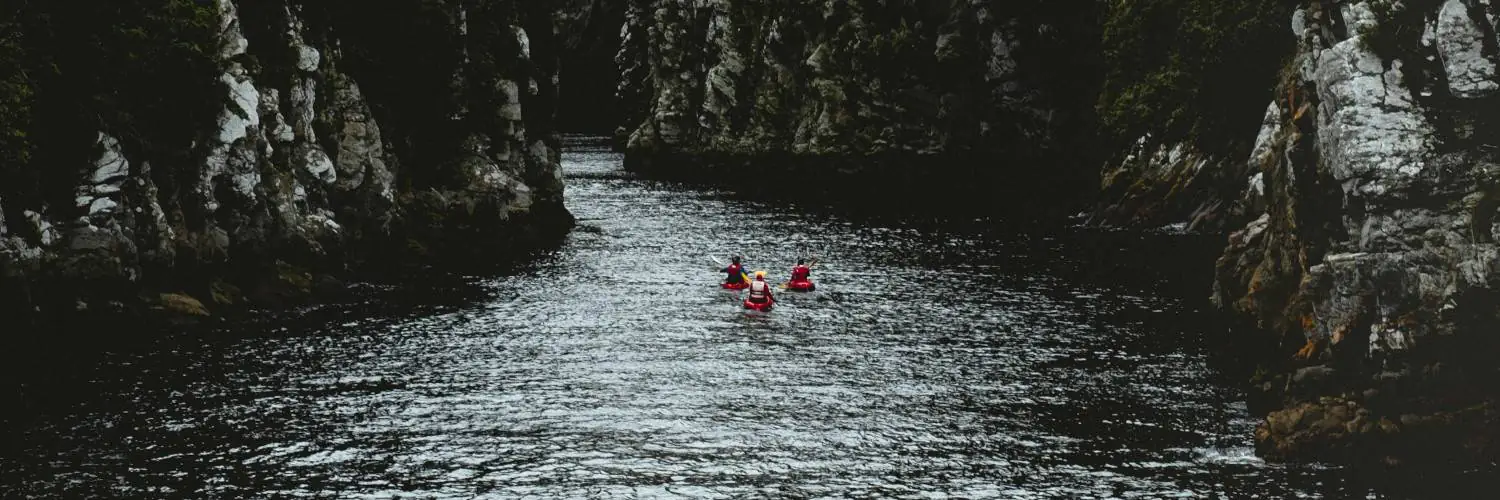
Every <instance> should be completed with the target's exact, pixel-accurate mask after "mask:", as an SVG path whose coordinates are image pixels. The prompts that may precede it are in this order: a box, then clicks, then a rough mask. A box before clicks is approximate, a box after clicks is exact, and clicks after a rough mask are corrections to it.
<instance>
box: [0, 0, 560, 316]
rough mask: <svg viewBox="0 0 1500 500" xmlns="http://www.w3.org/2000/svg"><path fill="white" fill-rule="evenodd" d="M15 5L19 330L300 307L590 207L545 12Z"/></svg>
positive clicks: (7, 137) (139, 2) (13, 311)
mask: <svg viewBox="0 0 1500 500" xmlns="http://www.w3.org/2000/svg"><path fill="white" fill-rule="evenodd" d="M10 4H15V5H10ZM9 7H14V8H13V9H11V8H9ZM5 15H6V16H7V17H5V18H4V19H0V22H3V23H4V24H5V25H6V26H7V27H8V28H12V29H9V30H7V33H10V35H8V36H7V38H6V39H5V40H4V41H3V43H0V64H3V65H4V66H6V67H5V68H4V69H5V70H6V71H5V76H6V78H5V81H4V82H0V94H3V96H0V97H3V100H0V121H3V123H0V125H3V126H0V132H3V134H0V141H3V142H4V144H3V146H4V148H3V149H4V150H5V153H6V157H5V158H3V159H0V160H3V161H0V168H3V170H0V179H3V182H0V295H3V297H0V299H3V300H0V303H3V304H4V307H5V311H6V316H7V322H8V324H14V323H11V322H12V321H24V318H28V317H29V318H32V319H36V318H41V317H47V316H51V317H57V318H62V317H69V316H73V315H77V314H79V313H80V312H101V311H107V312H128V311H132V310H142V309H149V308H155V309H167V310H171V311H177V312H179V313H183V314H189V315H202V314H205V313H206V312H208V310H212V309H215V308H218V307H220V306H223V307H231V306H238V305H240V304H243V303H246V302H249V303H257V304H280V303H285V302H288V301H295V300H298V298H299V297H303V296H305V295H307V294H308V292H310V291H312V289H314V288H317V287H319V286H326V287H330V288H337V287H338V286H339V285H338V284H337V279H336V277H338V276H342V275H344V273H345V272H347V271H349V270H350V269H351V268H353V267H357V266H360V265H361V264H363V263H367V262H390V261H392V260H395V259H400V260H418V261H427V262H432V261H437V260H439V259H443V260H448V261H451V260H452V259H451V258H452V257H460V258H469V259H473V260H491V259H501V258H503V256H504V255H505V254H506V252H508V251H512V250H515V251H519V249H522V248H525V247H527V246H529V245H532V244H535V243H537V242H539V241H542V240H544V239H546V238H548V237H549V235H552V234H556V233H558V232H559V230H563V229H565V228H566V227H567V226H568V225H569V224H571V217H570V216H569V215H568V213H567V211H566V210H565V209H564V208H563V206H562V196H563V186H562V178H561V172H560V170H559V165H558V162H559V152H558V148H559V143H558V140H557V138H556V134H555V133H554V125H553V114H554V109H555V106H556V99H557V98H556V83H557V82H556V81H555V77H556V68H557V61H556V58H557V51H556V48H555V45H556V43H555V41H554V38H555V37H554V33H553V30H554V28H555V24H554V19H553V17H552V13H551V12H550V10H549V8H547V7H527V6H525V5H523V3H522V2H510V1H489V2H474V1H460V0H450V1H440V2H433V1H425V2H418V1H402V2H391V3H389V4H388V5H386V4H383V5H382V6H381V7H380V8H378V9H377V8H373V7H371V6H370V5H368V4H366V3H363V2H355V1H352V0H345V1H332V2H306V1H299V0H271V1H256V2H246V1H240V0H216V1H187V0H135V1H122V2H105V1H89V2H77V3H76V5H75V3H69V4H68V5H67V6H63V5H61V4H60V3H54V2H7V13H6V14H5ZM398 34H399V35H398ZM11 318H18V319H15V320H13V319H11Z"/></svg>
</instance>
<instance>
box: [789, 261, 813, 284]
mask: <svg viewBox="0 0 1500 500" xmlns="http://www.w3.org/2000/svg"><path fill="white" fill-rule="evenodd" d="M806 262H807V261H805V260H803V259H797V267H793V268H792V281H807V278H808V277H809V276H811V275H812V268H811V267H808V266H807V264H806Z"/></svg>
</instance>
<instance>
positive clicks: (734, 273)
mask: <svg viewBox="0 0 1500 500" xmlns="http://www.w3.org/2000/svg"><path fill="white" fill-rule="evenodd" d="M724 272H725V273H726V274H727V276H725V277H724V284H726V285H737V284H741V283H744V282H745V266H742V265H740V256H738V255H736V256H734V257H733V258H731V259H730V263H729V267H726V268H724Z"/></svg>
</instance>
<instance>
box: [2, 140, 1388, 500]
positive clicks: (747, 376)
mask: <svg viewBox="0 0 1500 500" xmlns="http://www.w3.org/2000/svg"><path fill="white" fill-rule="evenodd" d="M602 144H603V143H602V142H601V141H598V140H594V139H586V138H570V139H569V149H568V152H567V154H566V155H565V158H564V160H565V167H566V169H567V174H568V181H569V187H568V196H569V203H570V206H571V209H572V210H573V211H574V213H575V214H576V215H577V216H578V217H579V219H580V221H581V224H582V227H580V229H579V230H578V231H575V232H574V234H573V235H572V236H571V237H570V239H569V241H568V242H567V243H566V245H565V246H564V247H563V248H561V249H560V250H558V251H556V252H555V253H553V254H551V255H547V256H543V257H542V258H539V259H538V260H537V261H536V262H535V263H534V266H533V267H532V268H530V269H525V270H523V271H521V272H519V273H518V274H517V275H514V276H507V277H503V278H473V279H470V280H469V285H468V286H471V287H473V288H476V289H477V291H475V292H474V293H473V294H474V295H475V296H477V297H480V298H479V299H477V300H472V301H469V302H466V303H462V304H459V305H452V304H445V305H442V306H441V307H429V306H422V307H419V308H416V309H413V310H412V311H398V310H393V311H390V312H388V313H373V315H371V314H372V313H369V312H360V311H370V310H377V311H378V307H377V308H375V309H371V307H370V306H361V307H358V308H355V307H351V308H350V309H348V310H347V311H350V312H346V313H345V314H346V315H345V316H343V317H339V318H337V319H336V320H334V321H328V322H322V323H318V322H314V323H315V324H312V325H311V326H300V327H299V326H296V325H297V322H296V321H294V318H283V319H280V320H274V319H273V320H268V321H267V322H266V323H265V324H263V325H260V326H245V327H244V329H245V330H246V331H242V332H238V333H236V332H224V334H223V335H224V336H223V337H222V338H205V339H201V340H194V339H187V340H183V341H181V342H180V343H179V344H172V346H173V347H171V348H163V349H161V350H160V351H158V352H152V353H147V354H138V355H122V356H118V357H116V358H114V359H113V360H112V361H111V362H109V363H107V364H106V366H105V367H103V368H101V369H100V370H101V371H100V375H99V376H98V377H99V379H98V381H97V383H96V386H94V389H93V390H96V391H98V393H99V394H98V397H97V398H85V400H84V401H82V402H79V403H77V404H75V405H71V406H68V407H66V408H64V409H62V410H61V411H58V412H56V413H55V414H49V415H47V416H46V417H45V418H40V419H37V420H36V423H35V424H34V425H32V426H30V427H28V428H26V429H21V430H19V431H18V434H19V435H20V436H21V437H20V438H19V439H18V440H17V442H18V443H19V446H18V447H17V448H16V449H15V451H14V452H13V453H7V454H5V455H4V456H3V457H0V473H3V476H0V477H3V479H4V483H3V484H4V485H5V489H4V490H3V492H4V493H5V495H4V496H6V497H12V496H28V495H36V496H47V497H84V496H109V497H114V496H127V497H174V496H186V497H192V498H267V497H283V496H284V497H335V498H397V497H421V498H434V497H440V498H476V497H477V498H502V497H503V498H518V497H519V498H524V497H538V498H675V497H691V498H788V497H790V498H814V497H840V498H947V497H958V498H988V497H994V498H1103V497H1122V498H1135V497H1146V498H1174V497H1179V498H1202V497H1210V496H1229V497H1255V496H1264V497H1278V498H1279V497H1288V496H1309V495H1313V496H1315V495H1319V494H1325V493H1327V494H1351V492H1355V493H1358V492H1360V491H1363V490H1362V489H1361V487H1359V486H1347V484H1346V483H1345V482H1344V480H1343V479H1342V478H1343V477H1344V476H1342V474H1343V473H1342V472H1339V471H1337V470H1335V469H1328V468H1295V467H1279V466H1272V465H1268V464H1265V463H1263V462H1262V461H1260V460H1259V459H1257V458H1256V457H1255V456H1254V454H1253V453H1252V452H1251V450H1250V442H1249V439H1250V435H1251V433H1252V430H1253V425H1254V419H1253V418H1250V417H1249V415H1248V412H1247V410H1246V409H1245V406H1244V404H1243V403H1242V402H1240V401H1241V399H1242V397H1241V395H1240V394H1239V393H1238V392H1237V391H1236V390H1235V388H1233V387H1226V386H1223V385H1220V384H1219V383H1218V382H1215V380H1219V379H1220V377H1219V375H1218V374H1216V373H1215V368H1214V367H1212V366H1210V364H1209V363H1208V362H1207V361H1206V359H1207V353H1206V352H1205V351H1204V348H1203V347H1202V345H1203V343H1204V339H1205V338H1206V337H1207V336H1208V335H1210V334H1212V332H1207V331H1204V329H1203V328H1202V326H1201V323H1195V322H1193V321H1189V320H1187V319H1185V318H1187V317H1189V316H1191V311H1190V310H1189V309H1188V307H1189V306H1188V305H1185V304H1184V303H1182V302H1180V301H1178V300H1174V299H1172V298H1169V297H1167V296H1163V295H1160V294H1157V293H1155V292H1153V291H1152V290H1151V289H1149V287H1148V288H1141V287H1131V286H1124V285H1120V284H1119V283H1118V280H1112V279H1111V278H1110V277H1109V276H1103V277H1099V276H1093V277H1090V276H1087V275H1086V273H1087V272H1088V271H1087V270H1088V267H1087V265H1086V264H1085V263H1083V262H1082V261H1085V260H1087V258H1086V257H1079V256H1078V254H1077V252H1073V253H1070V252H1069V248H1070V247H1069V245H1070V244H1075V243H1069V242H1065V241H1054V240H1050V239H1042V240H1037V239H1031V237H1028V236H1025V235H993V234H982V233H962V232H943V231H933V230H928V229H922V228H920V227H906V226H901V225H880V224H874V223H867V222H856V221H851V220H846V219H843V218H840V217H837V216H832V215H827V214H823V215H817V214H811V213H804V212H801V211H799V210H798V209H796V208H793V207H787V206H778V205H776V204H771V203H761V202H747V201H731V200H729V199H726V197H725V196H724V195H723V193H717V192H713V191H709V190H703V189H698V188H690V187H684V186H677V185H673V184H668V183H660V182H651V181H643V180H639V179H636V178H634V177H632V176H630V175H626V174H622V173H621V172H620V171H619V157H618V155H616V154H614V153H612V152H609V151H608V150H607V149H605V148H604V147H603V145H602ZM808 252H811V253H814V254H816V255H817V256H819V257H820V259H821V260H820V264H819V266H818V267H817V268H816V269H815V271H814V273H813V275H814V278H815V279H816V280H817V281H818V284H819V290H820V291H818V292H815V293H811V294H805V295H788V294H783V296H782V300H783V302H782V303H781V307H779V308H778V309H777V310H776V311H774V312H773V313H771V314H766V315H763V314H747V313H746V312H745V311H743V310H742V309H740V308H739V306H738V300H739V295H738V294H736V293H733V292H725V291H721V290H719V289H718V288H717V287H716V286H715V285H714V282H715V280H716V279H717V275H716V274H714V268H715V267H716V266H715V265H714V263H713V262H711V261H710V259H709V257H708V256H710V255H712V256H716V257H718V258H724V257H725V256H727V255H729V254H731V253H743V254H744V255H746V256H747V261H748V263H749V265H750V266H751V267H752V268H754V269H765V270H768V271H769V272H770V274H771V275H773V276H775V277H777V278H778V279H781V278H784V276H785V275H786V273H787V270H788V269H789V268H790V266H791V264H792V262H793V261H794V260H795V258H796V257H798V256H799V255H801V254H805V253H808ZM1084 253H1085V254H1086V255H1087V254H1088V252H1084ZM283 323H285V324H283ZM255 328H263V329H264V331H263V332H259V333H257V332H256V331H253V330H254V329H255ZM1346 488H1347V489H1346Z"/></svg>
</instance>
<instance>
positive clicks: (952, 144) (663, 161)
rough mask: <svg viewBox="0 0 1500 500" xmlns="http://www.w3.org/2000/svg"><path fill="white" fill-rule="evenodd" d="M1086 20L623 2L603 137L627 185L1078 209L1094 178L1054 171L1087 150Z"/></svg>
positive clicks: (990, 11) (1052, 14)
mask: <svg viewBox="0 0 1500 500" xmlns="http://www.w3.org/2000/svg"><path fill="white" fill-rule="evenodd" d="M1095 10H1096V6H1095V2H1091V1H1065V2H1057V1H1050V2H1042V1H1023V2H958V1H935V2H934V1H922V2H917V1H890V2H850V1H828V2H811V3H809V2H784V1H776V0H711V1H672V0H633V1H632V2H630V6H629V10H628V11H627V12H626V24H625V27H624V30H623V37H622V46H621V50H620V53H619V57H618V58H617V60H616V61H617V65H618V67H619V68H620V72H621V82H620V85H619V100H620V102H621V103H622V104H623V105H624V106H625V109H624V120H625V121H624V124H623V125H622V127H621V128H620V129H618V131H617V134H618V135H619V141H620V143H621V145H622V147H624V149H625V150H626V153H627V161H628V162H629V164H630V166H631V167H632V168H638V169H642V170H651V169H668V170H674V171H676V172H677V173H680V174H688V175H702V174H704V172H714V173H713V174H712V175H718V176H719V177H720V178H735V179H741V180H750V179H756V178H764V176H769V175H773V174H781V175H785V174H789V173H790V174H794V175H796V176H798V177H799V178H800V179H802V180H803V181H804V182H803V183H802V184H801V185H809V186H824V187H827V186H838V185H845V184H852V185H854V186H857V187H856V191H858V192H859V193H861V194H869V193H870V192H871V191H870V190H872V189H873V190H878V191H881V192H886V191H896V192H900V191H915V190H917V188H918V187H919V186H923V185H934V186H933V187H936V188H939V189H937V191H946V192H948V193H950V194H951V193H953V192H954V191H957V190H968V189H972V190H974V191H976V192H977V193H980V194H982V195H984V196H985V197H987V198H988V199H989V200H990V201H992V202H997V201H998V200H999V199H1000V198H1003V197H997V196H995V195H999V194H1004V193H1013V194H1036V195H1038V196H1045V195H1051V196H1055V197H1063V196H1068V195H1070V194H1077V193H1080V192H1084V191H1086V190H1085V189H1080V187H1081V186H1084V183H1091V182H1092V178H1093V175H1094V170H1093V169H1092V168H1088V167H1086V166H1084V165H1086V163H1083V162H1071V161H1069V159H1076V158H1079V157H1080V155H1079V154H1077V153H1080V152H1085V151H1087V150H1086V148H1080V147H1078V146H1079V145H1080V144H1083V142H1082V139H1083V138H1086V137H1087V131H1089V130H1092V127H1091V121H1090V120H1091V118H1090V117H1091V116H1092V114H1091V111H1090V108H1091V107H1092V102H1093V95H1094V89H1095V87H1096V81H1095V80H1097V78H1096V75H1095V74H1094V73H1093V72H1091V71H1088V70H1087V69H1083V70H1080V69H1078V68H1088V67H1090V65H1089V60H1090V58H1092V57H1095V56H1096V55H1097V53H1096V51H1095V50H1094V49H1095V48H1096V46H1097V45H1096V44H1097V35H1096V33H1095V32H1096V31H1097V29H1098V28H1097V26H1095V25H1094V24H1093V23H1092V22H1087V21H1085V22H1079V21H1078V20H1079V19H1085V20H1087V19H1089V15H1090V13H1091V12H1094V11H1095ZM1043 161H1045V162H1047V163H1046V166H1043V165H1042V162H1043ZM1052 167H1060V168H1052ZM850 173H854V174H862V175H854V176H847V175H842V174H850ZM743 184H744V183H740V185H743ZM781 187H782V185H781V184H780V183H778V189H779V188H781ZM1044 193H1045V194H1044ZM930 198H938V197H930Z"/></svg>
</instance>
